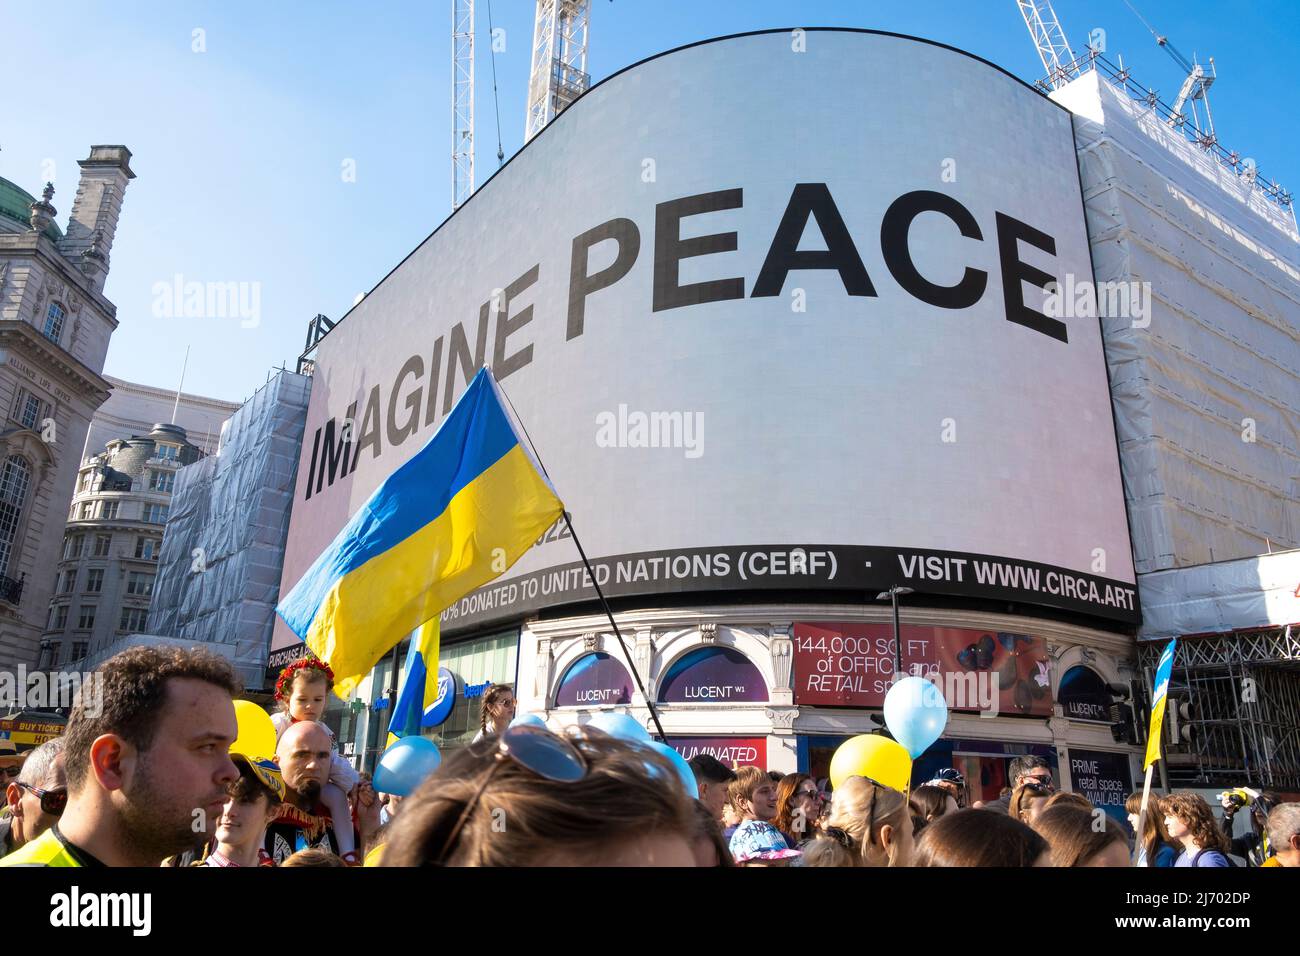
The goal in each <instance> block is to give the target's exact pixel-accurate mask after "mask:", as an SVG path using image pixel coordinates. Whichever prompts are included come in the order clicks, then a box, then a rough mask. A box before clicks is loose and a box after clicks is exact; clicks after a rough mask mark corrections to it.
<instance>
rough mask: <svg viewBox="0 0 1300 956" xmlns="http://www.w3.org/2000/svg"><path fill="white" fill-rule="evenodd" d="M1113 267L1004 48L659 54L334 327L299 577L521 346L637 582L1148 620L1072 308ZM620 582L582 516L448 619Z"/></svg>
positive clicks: (1107, 436) (619, 593)
mask: <svg viewBox="0 0 1300 956" xmlns="http://www.w3.org/2000/svg"><path fill="white" fill-rule="evenodd" d="M917 77H924V81H923V82H918V81H917ZM1091 278H1092V271H1091V261H1090V258H1089V245H1088V235H1087V231H1086V228H1085V222H1084V211H1083V201H1082V195H1081V193H1080V186H1079V174H1078V165H1077V158H1076V154H1075V143H1074V136H1073V129H1072V120H1071V115H1070V113H1069V112H1068V111H1067V110H1065V109H1064V108H1062V107H1060V106H1058V105H1057V104H1055V103H1053V102H1052V101H1050V100H1049V99H1047V98H1046V97H1044V96H1042V95H1041V94H1040V93H1038V92H1037V91H1035V90H1034V89H1033V88H1031V87H1030V86H1028V85H1027V84H1025V83H1023V82H1021V81H1019V80H1017V79H1015V78H1014V77H1012V76H1011V75H1010V74H1007V73H1005V72H1003V71H1001V70H999V69H998V68H996V67H994V66H992V65H990V64H989V63H986V62H984V61H982V60H980V59H978V58H976V57H973V56H971V55H969V54H966V53H962V52H960V51H958V50H954V49H951V48H949V47H944V46H941V45H938V44H934V43H928V42H924V41H920V40H915V39H909V38H904V37H898V36H890V35H885V34H879V33H870V32H865V31H853V30H824V31H823V30H810V31H808V32H807V35H806V43H805V44H803V46H802V48H801V49H799V50H793V49H792V48H791V42H790V34H789V32H788V31H775V32H770V33H758V34H750V35H745V36H738V37H730V38H725V39H721V40H716V41H710V42H706V43H700V44H696V45H692V46H689V47H684V48H682V49H679V50H674V51H671V52H669V53H665V54H662V55H660V56H656V57H653V58H651V59H648V60H646V61H643V62H641V63H638V64H636V65H634V66H631V67H629V68H627V69H625V70H622V71H620V72H618V73H616V74H614V75H613V76H610V77H609V78H607V79H606V80H604V81H602V82H601V83H599V84H597V85H596V86H594V87H593V88H592V89H591V90H589V91H588V92H587V93H586V94H584V95H583V96H582V97H581V99H579V100H578V101H577V102H575V103H574V104H573V105H572V106H570V107H569V108H568V109H566V110H565V111H564V112H563V113H562V114H560V115H559V116H558V117H556V119H555V121H554V122H552V123H551V124H550V125H549V126H547V127H546V128H545V129H544V130H542V132H541V133H540V134H539V135H538V136H536V137H535V138H534V139H533V140H531V141H530V142H529V143H528V144H527V145H526V146H525V147H524V148H523V149H521V150H520V152H519V153H518V154H516V155H515V156H514V157H513V158H512V159H511V160H510V162H509V163H507V164H506V165H505V166H504V167H503V168H502V169H501V170H500V171H499V172H497V173H496V174H495V175H494V176H493V177H492V178H491V180H490V181H489V182H487V183H485V184H484V185H483V186H482V188H480V189H479V190H478V191H477V192H476V193H475V194H474V195H473V196H472V197H471V198H470V200H469V201H468V202H466V203H465V204H464V205H463V206H461V207H460V209H459V210H457V211H456V213H455V214H453V215H452V216H451V217H450V218H449V219H447V220H446V221H445V222H444V223H443V224H442V225H441V226H439V227H438V229H437V230H436V231H435V232H434V233H433V234H432V235H431V236H429V237H428V238H427V239H426V240H425V241H424V242H423V243H421V244H420V245H419V246H418V247H417V248H416V249H415V250H414V251H413V252H412V253H411V254H410V255H409V256H408V257H407V258H406V259H405V260H403V261H402V262H401V263H400V264H399V265H398V266H397V267H396V268H394V269H393V271H392V272H391V273H389V274H388V275H387V276H385V277H383V279H382V281H380V282H379V284H378V285H377V286H376V287H375V288H374V289H372V290H371V291H370V292H369V293H368V294H367V295H366V296H365V297H364V298H362V299H361V300H360V302H359V303H358V304H357V305H356V306H354V308H353V309H352V310H351V311H350V312H349V313H348V314H347V315H346V316H345V317H344V318H343V319H341V320H340V321H339V322H338V323H337V324H336V325H335V327H334V328H333V329H332V330H331V331H330V332H329V334H328V335H327V336H325V338H324V339H323V340H322V341H321V342H320V345H319V347H318V349H317V352H316V357H315V366H314V369H315V370H314V374H313V381H312V393H311V404H310V408H309V410H308V415H307V423H306V431H305V434H304V438H303V443H302V452H301V458H300V461H299V464H298V476H297V485H296V489H295V493H294V500H293V508H292V514H291V519H290V530H289V537H288V543H287V547H286V553H285V561H284V572H283V579H282V582H281V592H282V593H288V592H289V590H290V589H291V588H292V587H293V586H294V585H295V584H296V583H297V581H298V579H299V578H300V577H301V576H302V574H303V573H304V572H305V571H306V569H307V568H308V567H309V566H310V565H311V563H312V562H313V561H314V560H315V558H316V557H317V556H318V555H319V554H320V553H321V552H322V551H323V549H324V548H325V547H326V546H327V545H328V544H329V543H330V541H331V540H332V539H333V538H334V536H335V535H336V534H337V532H338V531H339V529H340V528H342V527H343V526H344V524H345V523H346V522H347V521H348V519H349V518H350V517H351V516H352V515H353V514H354V513H355V512H356V510H357V509H358V508H359V507H361V505H362V504H363V503H364V502H365V501H366V500H367V499H368V498H369V496H370V495H371V493H372V492H373V491H374V490H375V489H376V488H377V487H378V486H379V485H380V483H381V482H383V481H384V479H385V478H386V477H387V476H388V475H390V474H392V473H393V471H394V470H395V469H396V468H397V467H398V466H399V465H401V464H402V463H403V462H405V461H406V460H407V459H408V458H410V457H411V456H412V455H413V454H414V453H415V452H416V451H417V449H419V448H420V447H421V446H422V445H423V444H424V443H425V442H426V441H428V439H429V438H430V436H431V435H433V433H434V431H435V430H436V429H437V428H438V426H439V425H440V423H441V422H442V421H443V420H444V418H445V417H446V416H447V414H448V412H449V410H450V409H451V408H452V406H453V405H454V404H455V402H456V400H457V399H458V398H460V396H461V395H462V394H463V392H464V390H465V387H466V384H467V383H468V382H469V380H470V379H471V378H472V377H473V375H474V373H475V370H476V369H477V368H478V367H480V366H482V365H490V366H491V367H492V369H493V371H494V373H495V375H496V376H497V378H498V380H499V381H500V384H501V387H502V389H503V391H504V392H505V394H506V395H507V396H508V397H509V399H510V401H511V403H512V405H513V407H514V409H515V411H516V412H517V414H518V417H519V419H520V421H521V422H522V423H523V425H524V427H525V428H526V429H527V432H528V435H529V438H530V439H531V441H532V443H533V445H534V446H535V448H536V451H537V453H538V456H539V457H540V459H541V461H542V462H544V464H545V467H546V469H547V472H548V474H549V476H550V478H551V480H552V482H553V483H554V486H555V488H556V490H557V492H558V493H559V495H560V497H561V498H562V499H563V501H564V502H565V505H566V507H567V509H568V511H569V512H570V513H571V514H572V516H573V523H574V527H575V528H576V529H577V531H578V533H579V534H580V535H581V539H582V543H583V546H584V549H585V550H586V552H587V554H588V555H589V556H590V557H591V559H592V565H593V569H594V574H595V578H596V580H597V581H598V582H599V583H600V584H601V586H602V588H603V589H604V591H605V593H606V594H607V595H609V596H612V597H629V596H646V597H651V598H653V597H654V596H659V595H665V594H674V593H679V592H724V591H725V592H731V593H734V592H737V591H749V592H762V591H771V590H785V591H790V590H798V591H801V592H809V591H813V592H816V591H821V592H825V593H826V594H827V596H828V598H830V599H842V598H843V595H844V594H846V593H855V594H858V595H861V594H862V593H863V592H864V591H874V590H877V589H883V588H886V587H889V586H893V585H900V586H908V587H912V588H914V589H916V590H918V591H925V592H928V593H936V594H945V595H956V596H966V597H970V598H973V599H978V600H997V601H1002V602H1007V601H1011V602H1017V603H1019V604H1024V605H1041V606H1050V607H1054V608H1060V609H1065V610H1069V611H1073V612H1077V613H1082V614H1087V615H1092V616H1095V617H1101V618H1109V619H1112V620H1115V621H1121V622H1125V623H1133V622H1136V621H1138V620H1139V613H1138V607H1137V595H1136V584H1135V580H1136V579H1135V576H1134V568H1133V562H1132V552H1131V546H1130V541H1129V534H1128V524H1127V519H1126V516H1125V508H1124V497H1123V491H1122V487H1121V482H1120V471H1119V456H1118V449H1117V444H1116V438H1115V430H1114V425H1113V419H1112V412H1111V402H1110V390H1109V384H1108V381H1107V376H1106V366H1105V361H1104V355H1103V351H1102V342H1101V334H1100V327H1099V323H1098V320H1097V318H1096V317H1095V315H1084V316H1077V317H1076V316H1070V315H1066V316H1058V315H1056V314H1054V313H1053V310H1052V309H1050V308H1048V305H1047V303H1048V300H1049V298H1050V296H1051V295H1052V294H1053V291H1052V290H1053V289H1054V288H1055V287H1056V286H1058V285H1059V286H1061V287H1065V286H1067V285H1068V284H1069V283H1071V282H1073V283H1078V282H1087V281H1091ZM1049 313H1053V314H1049ZM592 585H593V581H592V580H591V578H590V576H589V575H588V573H587V572H586V570H585V569H584V568H583V567H582V566H581V564H580V561H579V558H578V553H577V549H576V548H575V546H574V542H573V541H572V540H571V539H570V538H569V537H568V535H567V531H566V530H561V529H560V528H559V527H557V528H555V529H552V531H551V532H549V533H547V534H544V535H543V536H542V537H541V538H540V539H539V541H538V542H537V544H536V546H535V547H533V548H532V549H531V550H530V551H529V552H528V553H527V554H525V555H524V557H523V558H521V559H520V560H519V561H518V562H517V563H516V564H515V565H514V567H512V568H510V569H509V570H508V571H506V572H505V573H504V574H503V575H502V576H501V577H500V578H499V579H497V580H496V581H494V582H493V583H492V584H490V585H488V586H486V587H484V588H482V589H480V590H479V591H476V592H474V593H473V594H470V595H468V596H466V597H465V598H463V599H462V600H460V601H457V602H456V603H455V604H454V605H452V606H451V607H449V608H448V609H447V610H446V611H445V612H444V614H443V615H442V628H443V631H444V632H445V633H447V634H455V633H464V632H466V631H469V630H472V629H477V628H481V627H484V626H489V625H492V624H494V623H499V622H506V621H517V620H520V619H522V618H524V617H526V616H527V615H529V614H531V613H533V612H535V611H537V610H540V609H544V608H545V609H553V608H556V607H562V606H566V605H573V604H576V603H579V602H587V601H591V600H593V599H594V597H595V594H594V590H593V587H592ZM400 637H401V635H396V636H395V639H398V638H400ZM992 639H993V640H994V641H995V643H996V642H997V640H998V638H997V635H993V638H992ZM289 643H293V639H292V637H291V636H290V635H289V634H288V632H287V628H285V627H284V626H283V624H281V623H280V622H277V632H276V637H275V639H274V642H273V650H274V649H278V648H280V647H282V646H285V645H287V644H289ZM968 643H969V642H968ZM975 643H976V644H977V645H978V640H977V641H976V642H975ZM945 646H946V645H945ZM965 649H966V644H962V646H961V647H960V648H957V649H956V651H954V653H960V652H961V651H963V650H965ZM973 653H975V654H976V655H979V659H980V660H982V659H983V657H984V656H987V655H986V654H985V652H984V650H981V648H980V647H979V646H977V648H976V651H975V652H973ZM993 653H994V654H995V656H996V655H997V654H998V652H997V651H994V652H993ZM1003 663H1004V661H1003V659H1002V658H1001V657H997V663H996V664H995V665H994V666H999V667H1000V666H1002V664H1003ZM1026 679H1027V680H1028V683H1027V684H1026V685H1025V688H1024V689H1023V690H1022V689H1019V688H1017V689H1016V690H1015V693H1016V694H1018V695H1019V700H1020V704H1021V705H1022V706H1023V707H1025V708H1027V709H1032V708H1036V707H1039V706H1041V699H1042V698H1041V694H1037V693H1035V688H1036V686H1040V685H1035V684H1034V675H1032V674H1031V675H1027V678H1026V676H1023V675H1022V676H1018V677H1017V680H1018V681H1024V680H1026ZM809 692H810V693H830V692H828V691H825V692H824V691H809ZM855 693H865V691H857V692H855ZM1026 694H1029V698H1030V699H1028V700H1026V699H1025V695H1026Z"/></svg>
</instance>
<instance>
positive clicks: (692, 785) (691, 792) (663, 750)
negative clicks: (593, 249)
mask: <svg viewBox="0 0 1300 956" xmlns="http://www.w3.org/2000/svg"><path fill="white" fill-rule="evenodd" d="M649 746H650V749H651V750H653V751H654V752H655V753H657V754H659V755H660V756H661V757H664V758H665V759H666V760H667V761H668V762H669V763H670V764H672V765H673V769H674V770H676V771H677V777H678V779H679V780H681V782H682V786H683V787H685V788H686V795H687V796H688V797H690V798H691V799H692V800H695V799H698V798H699V795H700V788H699V786H698V785H697V784H696V782H695V771H693V770H692V769H691V765H690V764H688V763H687V762H686V758H685V757H683V756H682V755H681V754H679V753H678V752H677V751H676V750H674V749H673V748H672V747H669V746H668V745H667V744H664V743H660V742H659V741H657V740H652V741H650V745H649Z"/></svg>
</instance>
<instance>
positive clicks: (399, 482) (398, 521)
mask: <svg viewBox="0 0 1300 956" xmlns="http://www.w3.org/2000/svg"><path fill="white" fill-rule="evenodd" d="M520 435H521V430H520V429H519V428H518V426H517V424H516V423H515V421H514V419H513V417H512V416H511V415H510V414H509V413H508V412H507V410H506V407H505V404H504V402H503V401H502V397H501V393H500V390H499V388H498V387H497V383H496V381H495V379H493V378H492V374H491V372H489V371H488V370H487V369H486V368H484V369H482V370H481V371H480V372H479V373H478V374H477V375H475V376H474V380H473V381H472V382H470V384H469V388H467V389H466V390H465V394H464V395H463V396H462V397H461V399H460V401H459V402H457V403H456V407H455V408H453V409H452V410H451V414H449V415H448V416H447V418H446V420H445V421H444V422H443V423H442V425H441V426H439V428H438V430H437V431H436V432H434V434H433V437H432V438H430V439H429V441H428V442H427V443H426V444H425V446H424V447H423V448H421V449H420V450H419V451H418V452H416V453H415V455H414V456H413V457H412V458H411V459H410V460H409V461H408V462H406V463H405V464H404V465H402V466H401V467H400V468H398V469H397V470H396V471H395V472H393V473H392V474H391V475H389V476H388V478H387V479H385V481H384V483H383V484H382V485H380V486H379V487H378V488H377V489H375V493H374V494H372V495H371V496H370V498H369V500H368V501H366V503H365V504H363V505H362V506H361V507H360V508H359V509H358V510H357V513H356V514H355V515H353V516H352V520H351V521H349V522H348V523H347V525H346V526H345V527H344V528H343V530H342V531H340V532H339V533H338V536H337V537H335V539H334V541H333V542H332V543H331V544H330V546H329V547H328V548H326V549H325V551H324V553H322V554H321V556H320V557H319V558H317V559H316V562H315V563H314V564H313V565H312V566H311V568H309V569H308V571H307V573H306V574H304V575H303V576H302V578H301V579H300V580H299V581H298V583H297V584H295V585H294V587H293V590H292V591H290V592H289V594H288V595H287V596H286V597H285V598H284V599H283V600H282V601H281V602H280V604H279V606H278V607H277V608H276V612H277V613H278V614H279V615H280V617H282V618H283V619H284V622H285V623H286V624H288V625H289V627H290V629H291V630H292V631H293V632H294V633H295V634H297V635H298V636H299V637H301V638H302V639H303V640H304V641H306V643H307V646H308V647H309V648H311V651H312V653H314V654H315V655H316V656H317V657H319V658H320V659H321V660H323V661H326V662H327V663H328V664H329V665H330V666H331V667H332V668H333V669H334V675H335V677H334V690H335V692H336V693H337V694H338V695H339V696H340V697H347V696H348V694H350V693H351V692H352V691H353V690H354V689H355V688H356V686H357V684H358V683H360V681H361V679H362V678H363V677H365V675H366V674H367V673H369V672H370V669H371V668H372V667H374V666H375V664H376V663H377V662H378V660H379V659H380V658H381V657H382V656H383V655H384V654H385V653H386V652H387V651H388V650H389V649H391V648H392V646H393V645H394V644H396V643H397V642H398V641H400V640H401V639H402V638H403V637H405V636H406V635H407V634H410V633H411V632H412V631H414V630H415V629H416V628H418V627H420V625H422V624H424V623H425V622H426V621H431V620H434V619H435V618H437V617H438V615H439V614H440V613H441V612H442V611H443V610H444V609H445V608H447V607H449V606H450V605H452V604H453V603H455V602H456V601H458V600H460V598H462V597H464V596H465V595H466V594H469V593H470V592H471V591H473V590H474V589H476V588H479V587H482V586H483V585H484V584H486V583H488V582H489V581H491V580H492V579H493V578H495V577H497V576H498V575H499V574H501V573H502V572H503V571H505V570H506V569H507V568H509V567H510V566H511V565H512V564H514V563H515V562H516V561H517V560H519V558H520V557H521V556H522V555H523V554H524V552H525V551H527V550H528V549H529V548H530V547H532V545H533V542H535V541H536V540H537V539H538V537H540V536H541V534H542V532H544V531H545V530H546V529H547V528H549V527H550V526H551V525H552V524H553V523H554V522H555V520H556V519H557V518H559V517H560V515H561V514H563V512H564V505H563V503H562V502H561V501H560V499H559V497H557V496H556V494H555V489H554V488H552V487H551V483H550V482H549V481H548V480H547V479H546V477H545V476H544V475H543V474H542V470H541V467H540V466H539V465H538V463H537V460H536V459H535V458H534V457H533V456H532V454H531V453H530V452H529V450H528V448H527V445H526V443H525V442H523V441H521V438H520ZM432 672H433V675H434V679H435V681H436V679H437V666H436V665H435V666H434V667H433V668H432Z"/></svg>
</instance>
